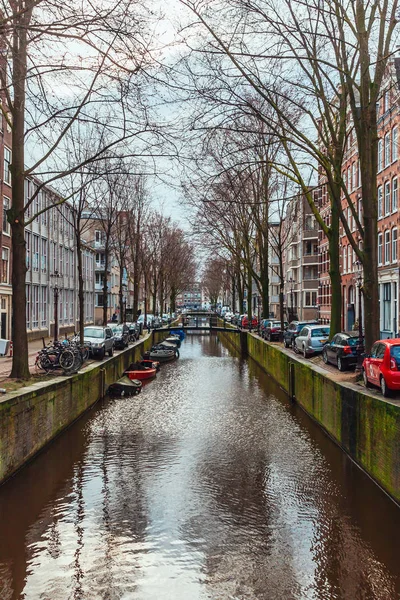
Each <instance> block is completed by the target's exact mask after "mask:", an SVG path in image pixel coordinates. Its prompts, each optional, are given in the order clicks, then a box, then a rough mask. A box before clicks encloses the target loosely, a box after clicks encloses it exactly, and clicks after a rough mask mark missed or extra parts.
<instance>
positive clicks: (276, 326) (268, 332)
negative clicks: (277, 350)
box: [261, 319, 282, 342]
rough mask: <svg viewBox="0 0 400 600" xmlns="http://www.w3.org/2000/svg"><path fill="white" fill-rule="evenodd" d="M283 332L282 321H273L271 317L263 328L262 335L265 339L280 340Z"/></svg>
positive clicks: (270, 340)
mask: <svg viewBox="0 0 400 600" xmlns="http://www.w3.org/2000/svg"><path fill="white" fill-rule="evenodd" d="M281 332H282V329H281V322H280V321H271V320H270V319H269V320H267V322H266V323H265V326H264V327H263V329H262V331H261V336H262V337H263V338H264V339H265V340H268V341H269V342H272V341H273V340H279V338H280V336H281Z"/></svg>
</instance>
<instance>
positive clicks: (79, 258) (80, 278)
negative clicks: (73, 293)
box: [75, 227, 85, 345]
mask: <svg viewBox="0 0 400 600" xmlns="http://www.w3.org/2000/svg"><path fill="white" fill-rule="evenodd" d="M75 234H77V235H76V253H77V264H78V301H79V343H80V344H81V345H83V343H84V337H85V336H84V333H83V329H84V326H85V306H84V303H85V300H84V291H83V269H82V246H81V236H80V234H79V227H78V229H77V231H76V232H75Z"/></svg>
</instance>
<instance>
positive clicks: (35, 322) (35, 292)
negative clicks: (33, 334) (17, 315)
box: [31, 285, 39, 329]
mask: <svg viewBox="0 0 400 600" xmlns="http://www.w3.org/2000/svg"><path fill="white" fill-rule="evenodd" d="M31 287H32V329H34V328H35V327H39V286H38V285H32V286H31Z"/></svg>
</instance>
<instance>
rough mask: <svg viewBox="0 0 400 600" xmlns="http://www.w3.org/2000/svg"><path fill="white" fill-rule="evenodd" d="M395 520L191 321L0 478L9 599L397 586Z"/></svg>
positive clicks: (320, 595) (336, 453)
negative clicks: (176, 341) (170, 343)
mask: <svg viewBox="0 0 400 600" xmlns="http://www.w3.org/2000/svg"><path fill="white" fill-rule="evenodd" d="M399 525H400V515H399V510H398V509H397V507H395V505H394V504H393V503H392V502H391V501H390V500H389V499H388V498H386V496H385V495H384V494H383V493H382V492H381V491H380V490H379V489H378V488H377V487H376V486H374V485H373V484H372V483H371V482H370V481H369V479H368V478H367V477H366V476H365V475H364V474H363V473H361V472H360V471H359V470H358V469H357V468H356V467H355V466H354V465H353V464H352V463H351V462H350V461H349V460H348V459H347V458H346V457H345V456H344V455H343V453H341V451H340V450H339V449H338V448H337V447H336V446H334V445H333V444H332V443H331V442H330V440H329V439H328V438H327V437H326V436H324V434H323V433H322V432H321V430H320V429H319V428H318V427H316V425H315V424H314V423H313V422H311V421H310V420H309V419H308V417H307V416H306V415H304V413H303V412H302V411H301V410H300V409H299V408H298V407H296V406H295V405H292V404H291V403H290V402H289V401H288V400H287V398H286V397H285V396H284V394H283V393H282V392H281V390H279V388H277V387H276V386H275V385H274V383H273V382H272V381H271V380H269V379H268V378H267V377H266V375H265V374H263V373H262V372H261V371H260V369H259V368H258V367H257V366H256V365H255V364H254V363H250V364H247V363H246V362H245V361H243V360H241V359H240V358H238V357H233V356H232V355H230V354H229V352H228V350H227V349H226V348H224V347H223V346H222V344H220V343H219V342H218V340H217V339H216V338H210V337H209V336H204V335H203V336H201V335H193V336H189V337H188V339H187V340H186V342H185V343H184V344H183V346H182V349H181V358H180V360H179V361H177V362H175V363H173V364H169V365H166V366H165V367H164V368H163V369H162V371H161V372H160V373H159V375H158V376H157V379H156V380H155V381H154V382H152V383H151V384H150V385H148V386H146V387H145V389H144V390H143V392H142V394H140V395H139V396H138V397H135V398H132V399H125V400H118V399H115V400H110V401H108V402H104V403H102V404H101V405H99V406H98V407H96V408H95V409H94V410H93V411H92V412H91V413H89V414H88V415H87V416H85V418H84V419H82V420H81V421H79V423H77V424H75V425H74V426H73V427H72V428H71V429H70V430H69V431H68V432H66V433H65V434H64V435H63V436H61V437H60V438H59V439H58V440H57V441H56V442H55V443H54V444H53V445H52V446H51V447H50V448H49V449H48V450H47V451H46V452H44V453H43V454H42V455H41V456H39V457H38V458H37V460H35V461H34V462H33V463H32V464H31V465H29V466H28V467H27V468H26V469H24V470H23V471H21V473H19V474H18V475H17V476H16V477H15V478H14V479H13V480H12V481H10V482H9V483H8V484H7V485H5V486H3V488H1V489H0V598H1V599H2V600H3V599H4V600H19V599H22V598H24V599H26V600H37V599H39V598H40V599H42V600H58V599H60V600H65V599H70V598H71V599H79V600H81V599H88V600H89V599H90V600H92V599H97V598H98V599H107V600H108V599H121V600H122V599H124V600H125V599H135V600H136V599H137V600H150V599H151V600H166V599H174V600H180V599H182V600H183V599H184V600H192V599H193V600H197V599H199V600H203V599H206V598H212V599H218V600H225V599H226V600H228V599H232V598H234V599H238V600H244V599H251V600H254V599H260V600H263V599H268V600H269V599H274V600H281V599H282V600H291V599H296V600H297V599H303V598H305V599H307V600H308V599H326V600H328V599H329V600H332V599H343V600H348V599H351V600H353V599H354V600H356V599H360V600H361V599H362V600H370V599H371V600H372V599H377V600H389V599H390V600H393V599H395V598H399V597H400V596H399V590H400V587H399V575H400V567H399V565H398V550H399V542H398V540H397V535H396V533H397V532H398V531H399V530H400V529H399Z"/></svg>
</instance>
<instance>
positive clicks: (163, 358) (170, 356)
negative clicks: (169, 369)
mask: <svg viewBox="0 0 400 600" xmlns="http://www.w3.org/2000/svg"><path fill="white" fill-rule="evenodd" d="M143 356H144V358H145V359H150V360H156V361H158V362H160V363H163V362H168V361H170V360H174V359H175V358H177V357H178V356H179V353H178V350H177V348H175V349H174V348H172V349H170V348H158V347H153V348H152V349H151V350H149V351H148V352H145V354H144V355H143Z"/></svg>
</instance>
